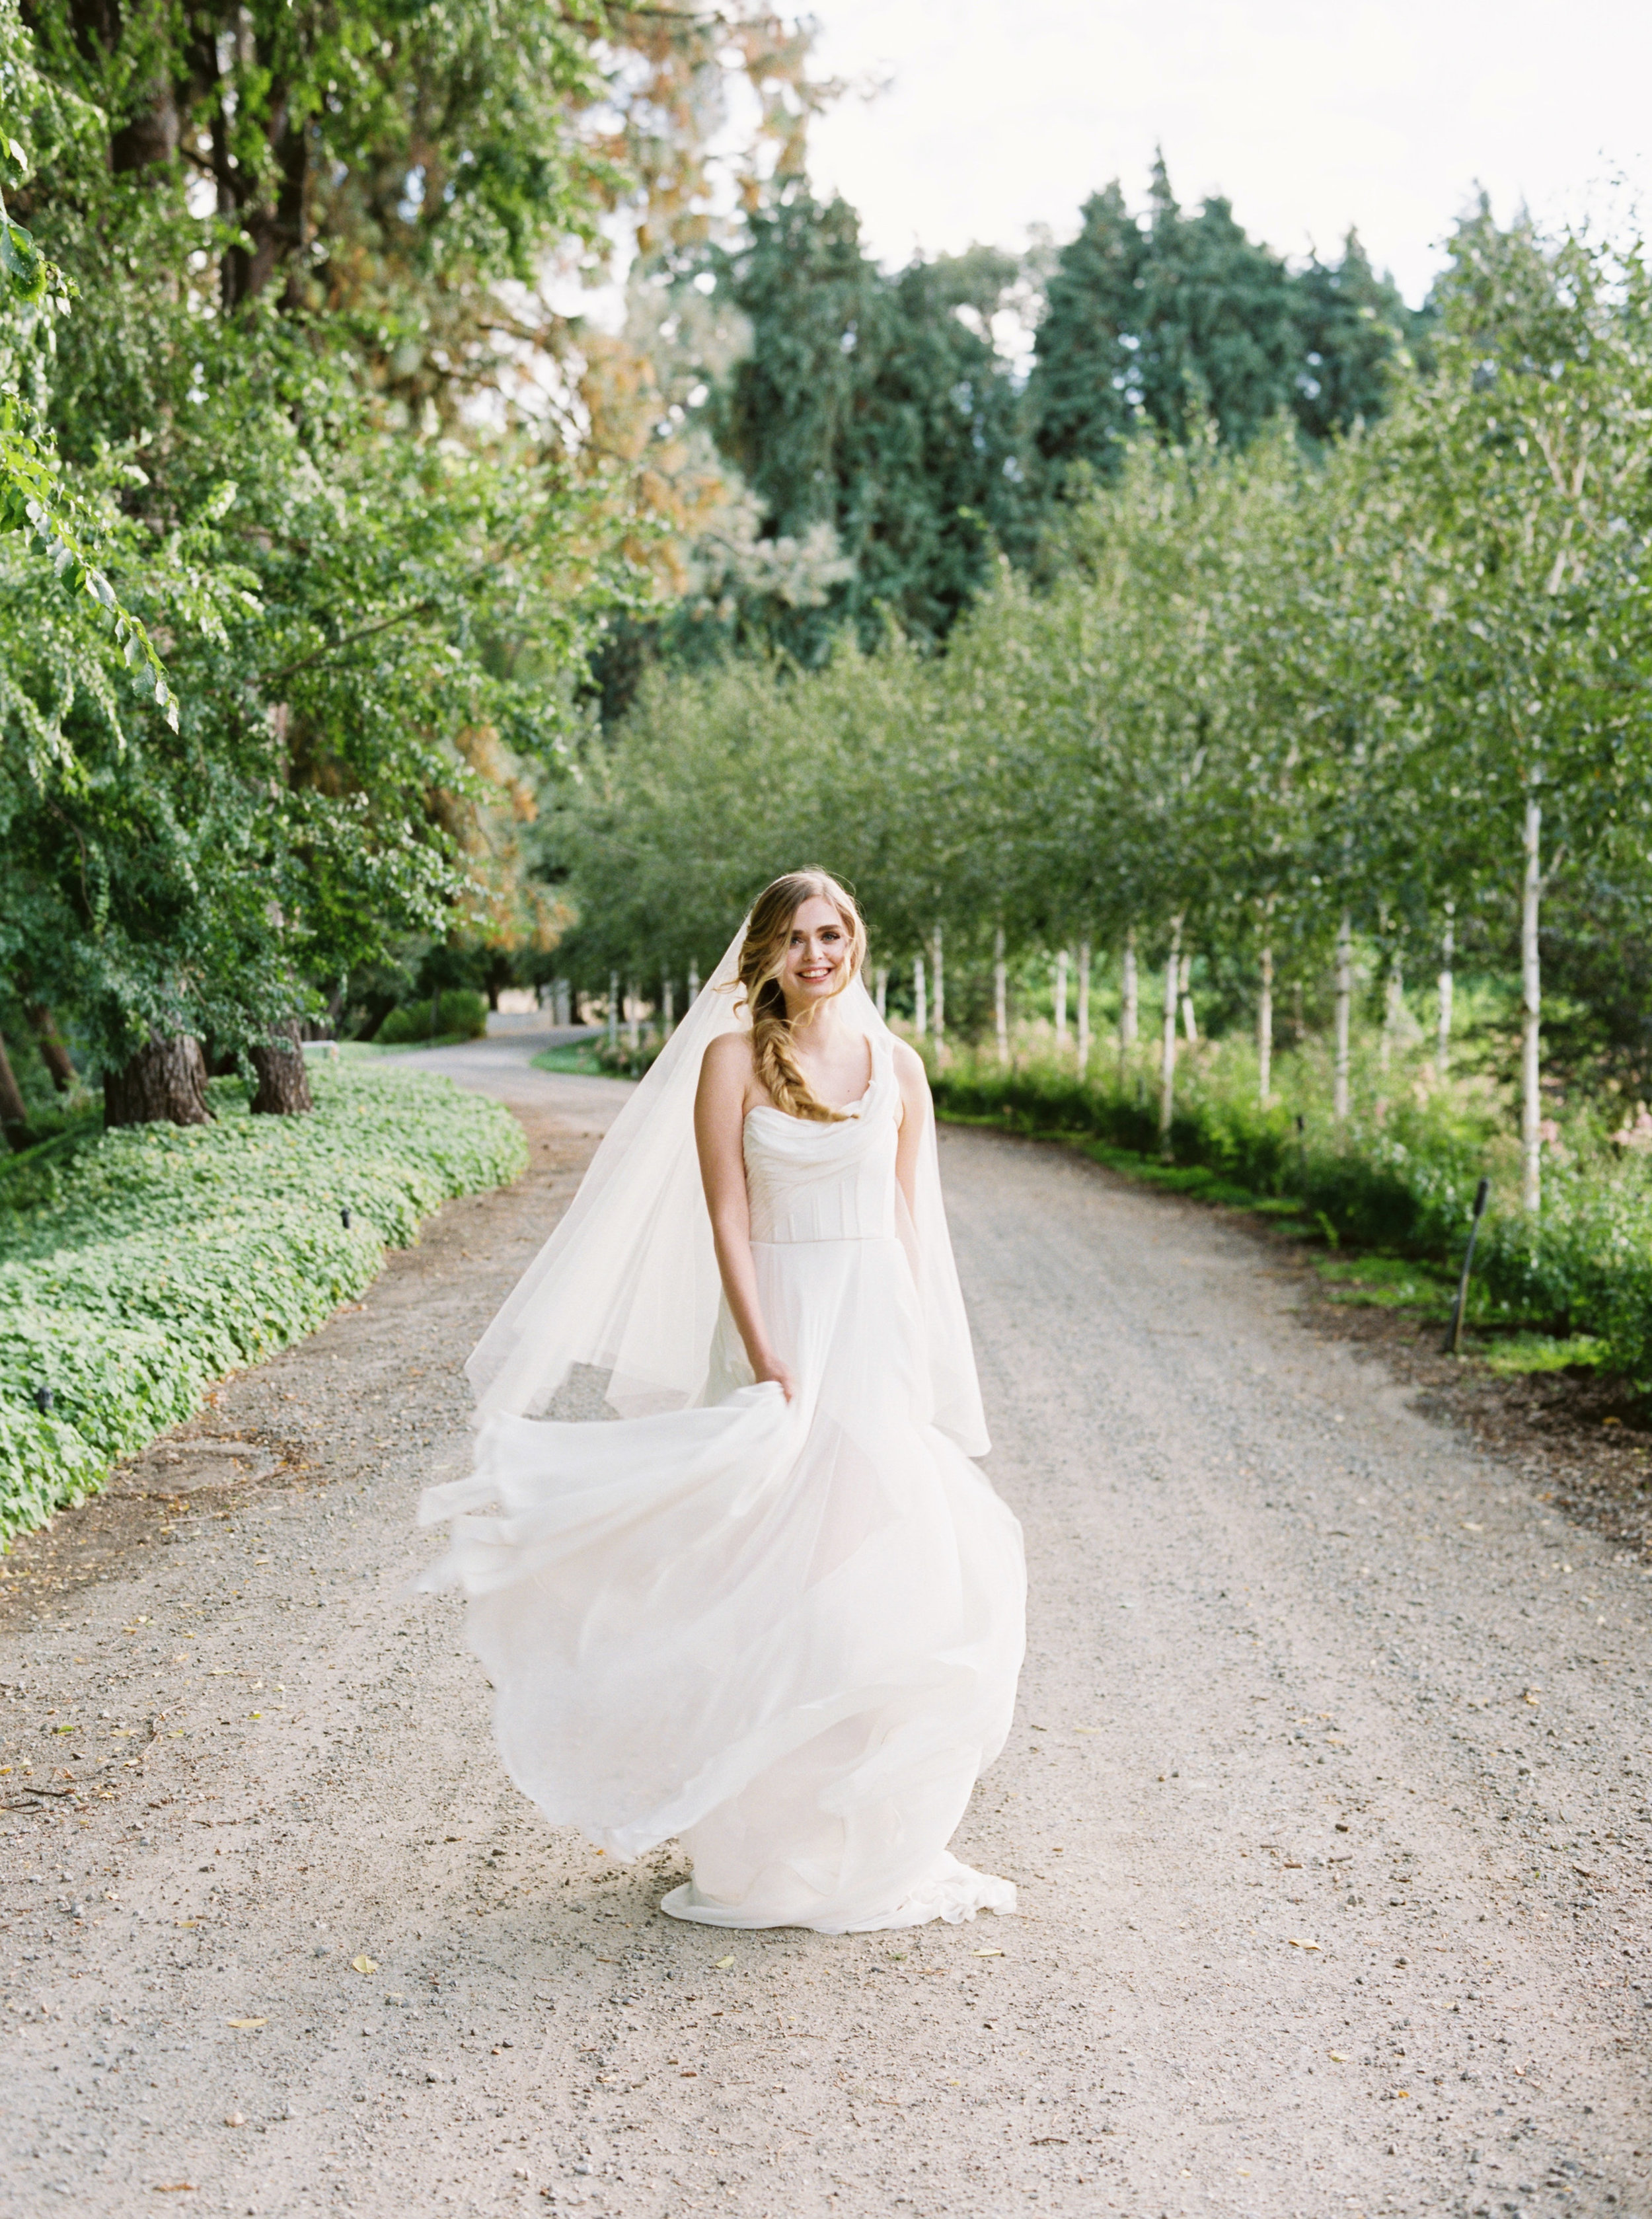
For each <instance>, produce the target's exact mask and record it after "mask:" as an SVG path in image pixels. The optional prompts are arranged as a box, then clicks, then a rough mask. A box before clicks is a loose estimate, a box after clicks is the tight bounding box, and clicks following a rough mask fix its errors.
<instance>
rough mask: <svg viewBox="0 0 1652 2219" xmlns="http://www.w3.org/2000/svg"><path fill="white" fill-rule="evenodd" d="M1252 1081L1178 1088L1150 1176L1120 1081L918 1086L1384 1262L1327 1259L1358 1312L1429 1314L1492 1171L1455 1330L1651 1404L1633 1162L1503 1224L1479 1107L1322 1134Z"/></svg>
mask: <svg viewBox="0 0 1652 2219" xmlns="http://www.w3.org/2000/svg"><path fill="white" fill-rule="evenodd" d="M1253 1075H1254V1066H1247V1065H1246V1063H1245V1059H1244V1058H1243V1056H1242V1055H1240V1056H1237V1057H1236V1056H1232V1055H1229V1056H1227V1057H1225V1058H1224V1059H1223V1060H1221V1061H1220V1062H1218V1063H1217V1064H1215V1065H1214V1066H1212V1065H1211V1064H1210V1063H1209V1062H1208V1061H1207V1062H1206V1063H1205V1064H1204V1065H1203V1066H1202V1067H1201V1068H1200V1070H1199V1071H1198V1072H1197V1073H1196V1074H1195V1075H1193V1076H1191V1077H1190V1078H1189V1079H1188V1080H1187V1082H1186V1083H1185V1084H1184V1085H1183V1088H1182V1091H1181V1097H1180V1103H1179V1107H1178V1111H1177V1119H1176V1123H1175V1128H1174V1133H1173V1142H1174V1151H1175V1159H1176V1160H1175V1164H1174V1166H1173V1167H1171V1166H1160V1165H1155V1164H1154V1162H1153V1160H1152V1153H1151V1152H1152V1151H1153V1150H1154V1149H1155V1148H1156V1147H1157V1141H1158V1134H1157V1119H1156V1117H1155V1116H1154V1114H1153V1111H1152V1106H1151V1104H1149V1103H1146V1101H1145V1099H1144V1098H1143V1096H1144V1095H1145V1090H1140V1091H1139V1090H1138V1089H1137V1088H1136V1087H1135V1086H1134V1085H1133V1084H1132V1083H1130V1081H1129V1080H1128V1079H1127V1081H1126V1082H1125V1083H1124V1084H1122V1085H1121V1084H1119V1083H1118V1082H1117V1081H1116V1080H1102V1079H1097V1080H1093V1081H1092V1082H1091V1083H1090V1084H1089V1085H1082V1084H1081V1083H1080V1082H1079V1080H1078V1078H1077V1076H1076V1075H1075V1074H1072V1073H1071V1072H1064V1071H1058V1070H1054V1069H1052V1068H1048V1067H1035V1068H1032V1069H1028V1070H1023V1071H1018V1072H1003V1071H1001V1070H999V1069H998V1068H997V1067H996V1066H988V1065H985V1064H984V1063H983V1062H981V1061H980V1060H978V1059H964V1060H960V1061H959V1062H958V1063H955V1064H954V1065H953V1066H951V1067H950V1068H948V1069H947V1070H945V1071H941V1072H935V1073H933V1074H932V1079H931V1084H932V1085H933V1087H934V1090H935V1102H936V1106H937V1110H938V1112H939V1114H940V1115H941V1116H943V1117H956V1118H960V1119H964V1120H967V1121H969V1122H979V1123H986V1124H991V1125H994V1126H997V1127H998V1128H1001V1129H1003V1130H1006V1131H1010V1132H1022V1133H1029V1134H1061V1135H1078V1136H1084V1137H1093V1138H1094V1140H1096V1141H1099V1142H1100V1143H1101V1147H1100V1150H1099V1153H1100V1154H1101V1159H1102V1161H1108V1160H1109V1159H1115V1160H1119V1159H1121V1160H1124V1161H1126V1162H1127V1164H1128V1166H1129V1168H1130V1169H1131V1170H1132V1172H1133V1173H1134V1174H1135V1175H1137V1176H1147V1177H1150V1178H1154V1179H1155V1181H1156V1183H1158V1184H1164V1185H1166V1186H1168V1187H1170V1188H1171V1190H1175V1191H1180V1192H1183V1193H1190V1194H1193V1195H1196V1196H1197V1197H1200V1198H1202V1199H1204V1200H1209V1201H1229V1202H1233V1203H1239V1204H1248V1203H1251V1202H1253V1201H1254V1200H1256V1199H1258V1198H1264V1197H1266V1198H1273V1199H1278V1200H1284V1201H1289V1203H1292V1204H1294V1205H1295V1207H1296V1208H1297V1209H1300V1210H1301V1211H1302V1212H1303V1213H1304V1214H1305V1215H1307V1216H1308V1217H1309V1218H1312V1219H1315V1220H1318V1221H1320V1224H1321V1226H1322V1228H1323V1230H1324V1231H1325V1233H1326V1236H1327V1238H1328V1239H1330V1240H1332V1242H1334V1243H1335V1244H1336V1245H1337V1246H1338V1247H1340V1246H1341V1244H1342V1243H1344V1242H1349V1243H1352V1244H1354V1246H1357V1247H1358V1248H1363V1249H1379V1250H1383V1251H1387V1252H1388V1256H1387V1257H1386V1258H1384V1257H1376V1258H1372V1257H1363V1258H1358V1259H1352V1258H1351V1259H1343V1258H1341V1257H1340V1256H1339V1257H1338V1260H1337V1262H1335V1263H1334V1264H1332V1265H1329V1266H1327V1275H1328V1276H1329V1277H1332V1279H1333V1280H1335V1281H1338V1282H1340V1283H1341V1284H1342V1285H1343V1286H1344V1287H1345V1288H1346V1289H1347V1290H1349V1291H1350V1292H1356V1291H1357V1292H1358V1293H1360V1294H1361V1295H1362V1296H1363V1298H1364V1299H1367V1300H1369V1299H1373V1298H1377V1299H1383V1300H1388V1301H1393V1302H1404V1303H1405V1304H1407V1306H1416V1307H1419V1308H1424V1309H1425V1311H1437V1310H1438V1309H1439V1308H1440V1303H1441V1296H1442V1293H1443V1292H1444V1294H1446V1295H1447V1296H1449V1295H1450V1292H1451V1291H1452V1290H1454V1285H1455V1279H1454V1275H1455V1273H1456V1271H1457V1270H1458V1269H1459V1268H1460V1267H1461V1265H1462V1260H1463V1247H1464V1244H1465V1242H1466V1240H1467V1237H1468V1230H1469V1221H1470V1217H1471V1215H1472V1209H1473V1202H1474V1193H1475V1186H1476V1184H1478V1182H1479V1179H1480V1178H1481V1174H1482V1173H1483V1172H1487V1171H1490V1172H1492V1173H1493V1174H1494V1180H1495V1186H1494V1203H1493V1207H1492V1209H1490V1211H1489V1212H1488V1213H1487V1217H1486V1220H1485V1221H1484V1222H1483V1224H1482V1226H1481V1234H1480V1239H1479V1241H1478V1244H1477V1246H1476V1249H1475V1296H1474V1300H1473V1302H1471V1306H1470V1310H1469V1315H1470V1318H1471V1320H1473V1321H1475V1323H1476V1324H1478V1325H1481V1326H1487V1327H1496V1326H1499V1325H1502V1326H1508V1325H1513V1324H1519V1323H1525V1324H1528V1325H1536V1326H1541V1327H1545V1328H1546V1329H1547V1338H1546V1339H1545V1344H1544V1345H1545V1346H1550V1347H1553V1346H1556V1340H1555V1339H1554V1337H1555V1336H1559V1337H1560V1339H1561V1342H1562V1343H1565V1342H1566V1341H1567V1340H1568V1339H1574V1338H1575V1337H1577V1336H1587V1337H1589V1339H1590V1340H1591V1342H1592V1345H1593V1351H1594V1352H1593V1354H1592V1355H1590V1356H1588V1357H1587V1358H1586V1357H1584V1356H1567V1357H1566V1358H1563V1359H1561V1360H1563V1361H1564V1362H1567V1363H1571V1362H1583V1361H1590V1362H1593V1363H1597V1364H1605V1365H1606V1366H1607V1367H1608V1368H1610V1369H1611V1370H1612V1371H1617V1372H1620V1373H1622V1374H1623V1375H1624V1376H1625V1377H1627V1378H1629V1379H1630V1381H1632V1382H1633V1383H1635V1385H1636V1388H1637V1389H1639V1390H1640V1391H1642V1392H1646V1391H1652V1171H1649V1168H1648V1166H1647V1165H1646V1164H1645V1163H1644V1162H1643V1161H1642V1160H1640V1159H1636V1158H1635V1157H1633V1156H1632V1155H1631V1156H1630V1157H1629V1158H1628V1159H1627V1160H1625V1161H1624V1162H1621V1163H1611V1162H1607V1161H1605V1160H1603V1159H1599V1158H1596V1159H1593V1160H1584V1159H1581V1158H1580V1159H1574V1160H1573V1161H1572V1163H1571V1164H1570V1165H1567V1166H1562V1168H1561V1169H1559V1170H1558V1171H1556V1172H1553V1173H1551V1175H1550V1191H1549V1195H1548V1197H1547V1199H1546V1201H1545V1203H1544V1207H1543V1212H1542V1214H1541V1215H1537V1214H1536V1213H1533V1212H1531V1211H1529V1210H1525V1209H1521V1208H1520V1207H1519V1197H1518V1189H1517V1188H1516V1187H1515V1185H1514V1184H1513V1183H1512V1179H1511V1178H1509V1177H1508V1176H1507V1173H1508V1171H1509V1167H1510V1163H1511V1158H1510V1153H1509V1151H1508V1148H1507V1147H1506V1143H1500V1135H1499V1132H1498V1127H1497V1121H1496V1120H1495V1118H1494V1116H1492V1115H1491V1114H1489V1111H1488V1107H1487V1103H1486V1101H1485V1097H1484V1096H1483V1095H1479V1094H1475V1093H1472V1092H1467V1091H1461V1090H1459V1091H1451V1090H1441V1091H1438V1092H1436V1093H1434V1094H1432V1096H1431V1097H1429V1098H1428V1099H1427V1100H1425V1101H1424V1102H1422V1103H1414V1102H1413V1103H1411V1104H1409V1105H1404V1106H1394V1107H1390V1108H1389V1109H1388V1110H1386V1111H1385V1113H1384V1115H1383V1116H1382V1119H1381V1121H1380V1122H1379V1121H1378V1120H1377V1119H1376V1118H1375V1117H1365V1118H1362V1119H1357V1120H1356V1121H1355V1122H1352V1123H1351V1125H1350V1126H1349V1127H1347V1128H1345V1129H1344V1130H1343V1131H1342V1132H1341V1133H1340V1134H1338V1133H1337V1132H1336V1131H1335V1130H1333V1128H1331V1126H1330V1124H1329V1122H1328V1121H1327V1120H1326V1118H1325V1116H1324V1111H1323V1097H1322V1096H1321V1095H1320V1093H1319V1091H1318V1090H1317V1088H1316V1087H1314V1085H1313V1084H1312V1082H1311V1079H1310V1078H1309V1075H1308V1074H1307V1072H1302V1073H1300V1074H1295V1075H1293V1073H1292V1072H1291V1071H1290V1070H1289V1066H1287V1069H1286V1072H1285V1074H1284V1079H1285V1090H1284V1091H1283V1093H1282V1098H1281V1099H1280V1100H1279V1101H1278V1102H1277V1103H1276V1104H1275V1105H1274V1106H1273V1107H1272V1108H1271V1109H1269V1110H1262V1109H1261V1108H1259V1107H1258V1104H1257V1103H1256V1100H1255V1097H1254V1092H1253V1085H1252V1082H1253ZM1304 1082H1306V1083H1304ZM1299 1104H1300V1105H1301V1107H1300V1109H1299V1107H1298V1105H1299ZM1298 1115H1301V1116H1303V1119H1304V1129H1303V1130H1302V1131H1301V1132H1299V1131H1298V1129H1297V1125H1296V1117H1297V1116H1298ZM1167 1174H1168V1175H1167ZM1431 1267H1432V1268H1431ZM1518 1368H1536V1367H1535V1366H1530V1365H1525V1364H1521V1365H1520V1366H1519V1367H1518Z"/></svg>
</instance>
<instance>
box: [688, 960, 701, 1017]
mask: <svg viewBox="0 0 1652 2219" xmlns="http://www.w3.org/2000/svg"><path fill="white" fill-rule="evenodd" d="M698 1001H699V964H698V963H691V964H690V965H689V967H688V1006H689V1008H690V1009H691V1010H692V1008H693V1006H694V1004H695V1003H696V1002H698Z"/></svg>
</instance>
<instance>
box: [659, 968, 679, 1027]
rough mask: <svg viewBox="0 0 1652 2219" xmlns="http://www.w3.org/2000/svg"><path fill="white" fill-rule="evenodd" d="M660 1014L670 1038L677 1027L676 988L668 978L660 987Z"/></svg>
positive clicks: (673, 982)
mask: <svg viewBox="0 0 1652 2219" xmlns="http://www.w3.org/2000/svg"><path fill="white" fill-rule="evenodd" d="M660 1015H661V1020H662V1022H664V1025H665V1029H666V1038H667V1039H668V1040H669V1039H670V1037H671V1035H672V1034H673V1033H674V1032H675V1031H676V1029H677V988H676V983H675V981H674V980H673V979H666V980H665V981H664V983H663V984H662V985H661V988H660Z"/></svg>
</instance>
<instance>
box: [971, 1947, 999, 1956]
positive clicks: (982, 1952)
mask: <svg viewBox="0 0 1652 2219" xmlns="http://www.w3.org/2000/svg"><path fill="white" fill-rule="evenodd" d="M970 1955H971V1956H972V1957H1002V1956H1003V1950H1002V1949H972V1950H971V1952H970Z"/></svg>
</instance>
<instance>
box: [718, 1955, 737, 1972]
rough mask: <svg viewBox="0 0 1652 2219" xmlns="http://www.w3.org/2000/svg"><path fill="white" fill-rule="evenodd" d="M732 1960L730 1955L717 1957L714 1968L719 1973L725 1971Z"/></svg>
mask: <svg viewBox="0 0 1652 2219" xmlns="http://www.w3.org/2000/svg"><path fill="white" fill-rule="evenodd" d="M733 1962H734V1959H733V1958H732V1957H719V1958H718V1959H717V1964H716V1967H715V1968H714V1969H715V1970H716V1971H717V1972H719V1973H726V1972H727V1971H728V1969H729V1967H730V1965H732V1964H733Z"/></svg>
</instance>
